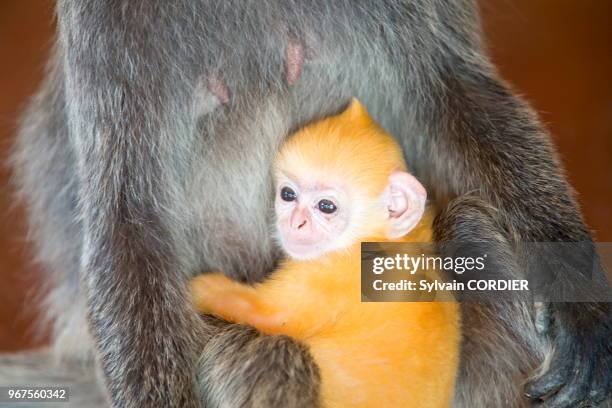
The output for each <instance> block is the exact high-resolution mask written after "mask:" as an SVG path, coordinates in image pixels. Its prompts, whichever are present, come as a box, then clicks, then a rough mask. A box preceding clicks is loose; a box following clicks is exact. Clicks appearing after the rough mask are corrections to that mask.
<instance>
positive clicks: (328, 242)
mask: <svg viewBox="0 0 612 408" xmlns="http://www.w3.org/2000/svg"><path fill="white" fill-rule="evenodd" d="M426 199H427V193H426V191H425V189H424V188H423V186H422V185H421V183H419V181H418V180H417V179H416V178H415V177H414V176H413V175H411V174H410V173H408V172H405V171H396V172H394V173H392V174H391V175H390V176H389V184H388V185H387V187H386V188H385V190H384V192H383V193H382V194H381V196H380V197H379V198H378V199H375V200H374V201H375V203H376V204H375V205H374V209H373V208H372V206H369V207H367V208H369V209H368V210H364V207H363V205H362V206H361V207H359V206H358V205H356V204H357V203H352V202H351V200H352V198H351V197H350V195H349V194H348V192H347V191H345V189H343V188H342V186H340V185H333V184H327V185H324V184H323V183H320V182H301V183H299V182H297V181H294V180H292V179H291V178H289V177H284V176H282V177H280V180H278V185H277V188H276V199H275V210H276V227H277V230H278V234H279V238H280V242H281V245H282V247H283V248H284V250H285V251H286V252H287V254H288V255H289V256H290V257H291V258H293V259H313V258H316V257H318V256H320V255H322V254H324V253H326V252H330V251H334V250H337V249H342V248H345V247H347V246H348V245H350V244H352V243H354V242H359V237H360V235H359V233H358V232H357V231H358V228H357V229H356V228H355V227H356V226H358V225H364V223H366V222H367V220H368V219H372V217H382V220H383V221H381V222H386V223H387V225H386V234H387V238H389V239H395V238H400V237H402V236H404V235H406V234H407V233H408V232H410V230H411V229H412V228H414V227H415V226H416V225H417V224H418V222H419V220H420V219H421V217H422V216H423V212H424V210H425V201H426ZM361 204H363V203H361ZM357 208H359V209H357ZM364 217H366V218H364ZM351 224H353V227H351Z"/></svg>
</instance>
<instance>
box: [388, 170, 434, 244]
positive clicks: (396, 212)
mask: <svg viewBox="0 0 612 408" xmlns="http://www.w3.org/2000/svg"><path fill="white" fill-rule="evenodd" d="M383 197H384V200H385V205H386V207H387V209H388V210H389V229H388V231H387V235H388V238H391V239H395V238H400V237H403V236H404V235H406V234H408V232H410V230H412V229H413V228H414V227H415V226H416V225H417V224H418V222H419V221H420V219H421V217H422V216H423V212H424V211H425V201H426V200H427V192H426V191H425V188H424V187H423V185H422V184H421V183H420V182H419V181H418V180H417V179H416V178H415V177H414V176H413V175H412V174H410V173H408V172H406V171H395V172H393V173H392V174H391V175H390V176H389V184H388V185H387V188H386V189H385V192H384V195H383Z"/></svg>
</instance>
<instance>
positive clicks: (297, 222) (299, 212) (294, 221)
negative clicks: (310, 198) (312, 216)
mask: <svg viewBox="0 0 612 408" xmlns="http://www.w3.org/2000/svg"><path fill="white" fill-rule="evenodd" d="M307 226H308V214H307V210H305V209H303V208H297V209H296V210H295V211H294V212H293V214H292V216H291V227H292V228H293V229H295V230H297V231H300V232H303V231H304V230H306V227H307Z"/></svg>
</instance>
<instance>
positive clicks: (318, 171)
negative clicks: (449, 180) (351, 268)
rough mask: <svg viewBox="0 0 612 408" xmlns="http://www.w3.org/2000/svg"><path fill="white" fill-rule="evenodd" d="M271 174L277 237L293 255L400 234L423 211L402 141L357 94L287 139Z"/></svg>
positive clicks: (421, 190)
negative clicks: (332, 113)
mask: <svg viewBox="0 0 612 408" xmlns="http://www.w3.org/2000/svg"><path fill="white" fill-rule="evenodd" d="M275 177H276V198H275V210H276V229H277V234H278V240H279V242H280V244H281V246H282V247H283V248H284V250H285V251H286V252H287V254H288V255H289V256H291V257H292V258H294V259H311V258H316V257H318V256H320V255H322V254H325V253H327V252H330V251H336V250H341V249H344V248H348V247H350V246H351V245H353V244H355V243H358V242H361V241H362V240H365V239H370V240H376V239H378V240H385V241H386V240H390V239H397V238H400V237H402V236H404V235H406V234H407V233H408V232H409V231H410V230H411V229H412V228H414V226H416V224H417V223H418V221H419V220H420V219H421V217H422V215H423V212H424V209H425V200H426V197H427V194H426V192H425V189H424V188H423V186H422V185H421V183H420V182H419V181H418V180H417V179H416V178H415V177H414V176H412V175H411V174H410V173H408V172H407V171H406V164H405V162H404V158H403V155H402V151H401V148H400V146H399V145H398V144H397V142H396V141H395V140H394V139H393V137H391V136H390V135H389V134H387V133H386V132H385V131H384V130H383V129H382V128H380V127H379V126H378V125H377V124H376V123H375V122H374V121H373V120H372V119H371V118H370V116H369V115H368V112H367V111H366V110H365V108H364V107H363V106H362V105H361V104H360V103H359V101H357V100H355V99H353V101H352V102H351V104H350V105H349V106H348V108H347V109H346V110H345V111H344V112H342V113H340V114H338V115H335V116H332V117H329V118H327V119H324V120H322V121H319V122H316V123H313V124H311V125H309V126H307V127H305V128H303V129H301V130H299V131H298V132H296V133H295V134H294V135H293V136H292V137H291V138H290V139H288V140H287V142H285V143H284V145H283V146H282V147H281V150H280V152H279V154H278V157H277V160H276V169H275Z"/></svg>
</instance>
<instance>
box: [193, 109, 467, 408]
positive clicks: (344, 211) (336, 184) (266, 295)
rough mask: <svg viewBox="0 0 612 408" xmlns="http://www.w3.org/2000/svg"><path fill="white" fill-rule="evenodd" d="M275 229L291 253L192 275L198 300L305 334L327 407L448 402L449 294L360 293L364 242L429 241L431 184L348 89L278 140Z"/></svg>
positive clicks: (261, 325) (230, 316) (405, 407)
mask: <svg viewBox="0 0 612 408" xmlns="http://www.w3.org/2000/svg"><path fill="white" fill-rule="evenodd" d="M275 177H276V180H275V181H276V200H275V210H276V230H277V234H278V241H279V243H280V245H281V246H282V248H283V249H284V250H285V252H286V253H287V255H288V259H287V260H285V261H284V262H283V263H282V264H281V265H280V266H279V268H278V269H277V270H276V271H274V272H273V274H272V275H271V276H270V277H269V278H268V279H267V280H265V281H264V282H262V283H259V284H256V285H255V286H249V285H245V284H241V283H238V282H236V281H232V280H230V279H229V278H227V277H225V276H224V275H222V274H219V273H215V274H206V275H201V276H199V277H197V278H195V279H194V280H193V281H192V287H191V288H192V295H193V298H194V302H195V305H196V307H197V308H198V310H199V311H201V312H204V313H210V314H214V315H216V316H219V317H221V318H223V319H226V320H229V321H233V322H238V323H245V324H248V325H251V326H253V327H255V328H257V329H259V330H260V331H262V332H264V333H268V334H284V335H288V336H291V337H293V338H295V339H298V340H300V341H302V342H303V343H305V344H307V345H308V346H309V349H310V352H311V354H312V356H313V358H314V359H315V361H316V362H317V364H318V366H319V368H320V372H321V387H322V390H321V393H322V394H321V395H322V399H323V406H324V407H327V408H335V407H377V408H378V407H394V408H395V407H402V408H411V407H414V408H416V407H419V408H434V407H435V408H441V407H448V406H449V405H450V403H451V401H452V395H453V389H454V382H455V374H456V371H457V364H458V353H459V338H460V331H459V311H458V308H457V305H456V303H454V302H403V303H402V302H395V303H393V302H388V303H384V302H381V303H367V302H361V291H360V284H361V280H360V260H361V257H360V243H361V242H362V241H374V242H392V241H400V242H408V241H412V242H430V241H431V239H432V234H431V215H430V214H429V212H427V211H425V200H426V192H425V189H424V188H423V186H422V185H421V184H420V183H419V181H418V180H417V179H416V178H415V177H413V176H412V175H411V174H409V173H408V172H407V171H406V165H405V162H404V159H403V156H402V152H401V149H400V147H399V146H398V145H397V143H396V142H395V140H394V139H393V138H392V137H391V136H389V135H388V134H387V133H385V131H383V130H382V129H381V128H380V127H379V126H377V124H376V123H374V121H373V120H372V119H371V118H370V117H369V116H368V113H367V112H366V111H365V109H364V108H363V107H362V106H361V104H360V103H359V102H358V101H356V100H353V102H352V103H351V105H350V106H349V107H348V108H347V109H346V110H345V111H344V112H342V113H340V114H339V115H336V116H333V117H330V118H327V119H325V120H322V121H320V122H317V123H314V124H312V125H310V126H308V127H306V128H304V129H302V130H300V131H298V132H297V133H296V134H295V135H293V136H292V137H291V138H290V139H289V140H288V141H287V142H286V143H285V144H284V145H283V146H282V148H281V150H280V153H279V155H278V158H277V161H276V167H275Z"/></svg>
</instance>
